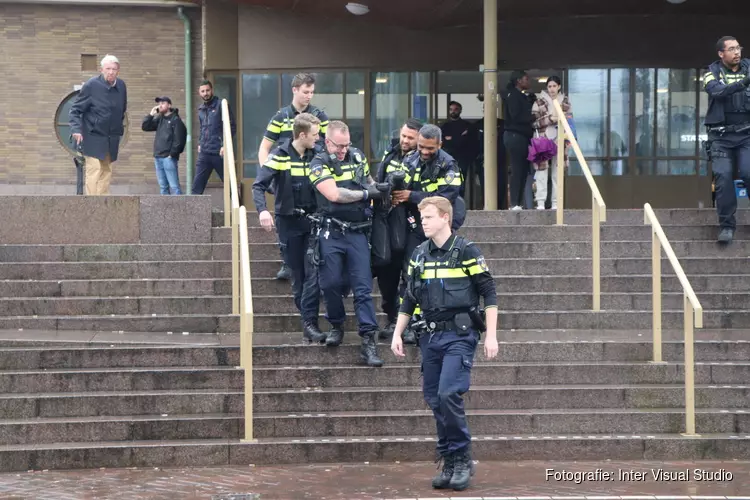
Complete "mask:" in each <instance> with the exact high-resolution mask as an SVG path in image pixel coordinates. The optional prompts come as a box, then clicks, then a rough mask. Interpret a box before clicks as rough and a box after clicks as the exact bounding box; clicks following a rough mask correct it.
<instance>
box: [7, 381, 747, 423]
mask: <svg viewBox="0 0 750 500" xmlns="http://www.w3.org/2000/svg"><path fill="white" fill-rule="evenodd" d="M748 389H750V386H747V385H733V384H722V385H710V386H709V385H696V389H695V401H696V402H695V405H696V407H697V408H719V407H721V408H737V409H748V408H750V402H749V401H748V398H747V393H748ZM243 398H244V395H243V393H242V391H241V390H238V389H174V390H148V391H115V392H107V391H99V392H93V391H86V392H57V393H56V392H45V393H3V394H0V418H2V419H24V418H36V417H84V416H97V415H111V416H114V415H155V414H159V415H161V414H175V413H180V414H183V413H184V414H194V413H195V414H198V413H226V412H230V413H232V412H234V413H241V412H242V411H243V408H244V401H243ZM464 400H465V404H466V408H467V409H477V410H478V409H482V410H487V409H495V410H499V409H509V410H510V409H529V408H535V409H558V410H559V409H581V408H610V409H613V408H626V409H633V408H641V409H648V408H681V407H684V402H685V397H684V388H683V385H682V384H672V385H668V384H659V385H646V384H639V385H617V386H614V385H612V386H597V385H557V386H532V385H527V386H497V385H493V386H480V385H474V386H472V388H471V390H470V391H469V392H468V393H467V394H466V395H464ZM253 404H254V407H255V408H262V409H263V411H264V412H271V413H281V412H283V413H295V414H298V413H310V412H316V413H320V412H329V411H357V412H360V411H412V410H414V409H417V408H425V402H424V397H423V395H422V389H421V388H418V387H367V388H358V387H345V388H328V389H317V390H316V389H314V388H304V389H289V388H286V389H258V390H256V391H255V394H254V395H253Z"/></svg>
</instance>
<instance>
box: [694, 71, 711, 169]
mask: <svg viewBox="0 0 750 500" xmlns="http://www.w3.org/2000/svg"><path fill="white" fill-rule="evenodd" d="M703 73H704V70H700V71H699V72H698V75H696V77H695V78H696V80H698V81H699V82H700V75H702V74H703ZM707 110H708V94H707V93H706V91H705V90H703V85H701V84H700V83H699V91H698V124H699V127H698V141H699V142H698V152H699V154H700V156H701V161H700V164H699V166H698V175H708V159H707V157H706V153H705V151H704V150H703V141H705V140H708V134H706V129H705V127H704V123H705V121H706V111H707Z"/></svg>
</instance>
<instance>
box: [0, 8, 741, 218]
mask: <svg viewBox="0 0 750 500" xmlns="http://www.w3.org/2000/svg"><path fill="white" fill-rule="evenodd" d="M365 3H367V2H365ZM499 3H500V4H501V5H500V6H499V11H498V34H499V39H498V55H499V61H498V64H499V73H498V84H499V86H500V87H501V88H502V87H504V86H505V83H506V82H507V79H508V75H509V73H510V71H511V70H513V69H517V68H523V69H527V70H529V71H530V74H531V76H532V77H533V81H534V84H535V88H536V90H540V89H541V88H542V86H543V84H542V83H541V82H543V80H544V79H546V77H547V76H549V75H552V74H555V75H558V76H560V77H561V78H562V79H563V85H564V89H563V90H564V91H565V92H566V93H568V94H569V95H570V99H571V102H572V104H573V108H574V115H575V120H576V129H577V134H578V139H579V142H580V145H581V147H582V150H583V152H584V154H585V157H586V159H587V161H588V164H589V166H590V167H591V169H592V171H593V173H594V174H595V175H596V176H597V183H598V184H599V187H600V190H601V191H602V194H603V195H604V198H605V200H606V201H607V204H608V206H610V207H612V208H629V207H638V206H642V204H643V203H644V202H645V201H649V202H651V203H652V204H653V205H654V206H657V207H661V206H664V207H666V206H672V207H698V206H701V205H703V206H709V205H710V203H711V193H710V184H711V179H710V168H709V165H708V164H707V162H706V160H705V158H704V156H703V155H702V153H701V140H702V138H703V135H704V132H703V125H702V120H703V116H704V115H705V111H706V105H707V99H706V96H705V93H704V92H703V91H702V85H701V82H700V76H701V74H702V70H701V68H704V67H705V66H707V64H708V63H709V62H711V61H713V60H715V59H716V57H717V56H716V51H715V50H714V44H715V42H716V40H717V39H718V38H719V37H721V36H723V35H726V34H731V35H733V36H736V37H737V38H738V39H739V40H740V42H742V41H743V39H748V37H750V33H747V32H748V31H750V28H748V27H747V23H746V22H744V21H743V13H744V14H750V7H748V6H746V5H744V4H742V5H738V6H737V8H738V9H740V11H742V12H733V14H732V16H731V17H727V16H726V15H725V14H724V13H723V12H715V11H714V4H712V3H711V2H708V1H706V0H687V1H686V2H684V3H682V4H679V5H673V4H671V3H668V2H666V1H662V0H655V1H646V0H634V1H633V2H631V3H628V4H627V5H624V4H622V5H620V4H617V5H615V4H616V3H615V2H612V3H610V4H608V3H602V2H599V4H600V5H599V6H598V7H592V6H591V2H583V1H573V2H569V4H570V5H566V6H565V10H564V11H558V10H556V9H559V8H560V7H559V2H551V1H548V0H540V1H539V2H537V3H529V4H528V5H520V4H522V3H520V2H507V4H511V5H505V4H506V3H504V2H499ZM339 4H341V5H339ZM344 4H345V2H333V1H326V2H320V3H313V2H293V1H291V0H290V1H286V0H284V1H276V2H270V1H265V0H239V1H234V0H228V1H223V0H207V1H205V2H204V3H203V5H202V6H201V8H200V9H193V10H191V11H190V15H191V18H192V19H194V27H195V29H194V31H193V32H194V39H193V59H194V61H195V64H194V73H195V79H196V80H197V79H198V78H199V77H202V76H206V77H208V78H210V79H211V80H212V81H213V82H214V84H215V89H216V94H217V95H219V96H220V97H226V98H227V99H228V100H229V102H230V104H231V105H232V106H233V108H234V109H235V112H236V115H237V116H238V134H237V143H236V148H237V153H238V154H237V158H238V170H239V172H240V175H241V176H242V177H243V179H244V182H243V184H245V186H247V185H248V184H249V183H250V182H251V181H252V178H253V177H254V176H255V172H256V170H257V151H258V145H259V142H260V140H261V139H262V133H263V130H264V128H265V126H266V124H267V121H268V119H269V117H270V116H272V115H273V113H274V112H275V111H277V110H278V109H279V107H281V106H283V105H286V104H288V103H289V101H290V100H291V89H290V88H289V84H290V81H291V77H292V76H293V75H294V74H295V73H297V72H299V71H301V70H307V71H312V72H315V73H316V74H317V75H318V83H317V86H316V95H315V98H314V103H315V104H316V105H318V106H320V107H322V108H324V109H325V110H326V112H327V113H328V115H329V116H330V117H331V118H337V119H343V120H345V121H346V122H347V123H349V125H350V127H351V128H352V136H353V142H354V144H355V145H357V146H358V147H360V148H362V149H363V150H364V151H365V152H366V153H367V154H368V156H369V157H370V158H371V159H373V160H375V159H377V158H378V157H379V156H380V154H381V152H382V150H383V148H384V147H385V145H386V144H387V142H388V140H389V139H390V138H391V137H392V136H393V134H394V132H395V131H396V130H398V128H399V126H400V124H401V123H403V120H404V119H405V118H406V117H407V116H416V117H419V118H422V119H425V120H428V121H433V122H439V121H441V120H443V119H445V118H446V116H447V104H448V102H449V101H450V100H457V101H459V102H461V103H462V104H463V107H464V118H466V119H469V120H476V119H480V118H481V117H482V116H483V113H484V109H483V104H482V103H481V102H480V101H479V100H478V99H477V94H481V93H482V73H481V72H480V64H481V63H482V29H481V26H482V24H481V17H482V1H481V0H464V1H455V0H454V1H450V2H448V1H442V2H438V4H437V7H436V6H435V5H433V4H434V2H428V1H426V0H413V1H411V2H408V3H407V4H404V5H400V4H399V3H398V2H395V0H381V1H379V2H377V4H376V5H371V12H370V13H369V14H367V15H364V16H352V15H351V14H349V13H348V12H346V11H345V9H344V7H343V5H344ZM370 4H375V3H374V2H370ZM402 4H403V2H402ZM548 4H549V5H548ZM431 7H432V8H431ZM596 9H599V10H596ZM745 11H747V12H745ZM87 12H88V8H84V7H83V6H68V7H64V6H55V5H37V4H18V3H15V4H3V3H0V14H4V15H3V20H2V21H0V22H2V23H4V24H1V25H0V27H1V28H0V42H2V43H3V44H4V46H7V44H6V42H11V43H15V45H12V46H13V47H14V49H13V50H12V51H11V52H6V53H5V60H3V59H0V69H4V70H6V74H7V72H8V71H10V74H11V75H13V79H14V80H16V81H18V82H23V83H24V85H13V86H12V87H13V88H12V93H14V94H15V95H16V97H13V98H12V99H11V109H12V113H10V114H6V115H4V116H0V130H11V128H12V127H13V126H14V125H13V122H16V121H17V122H16V123H19V124H20V125H18V126H19V127H20V128H21V129H22V132H21V134H19V133H18V132H16V134H15V136H16V137H18V136H19V135H22V136H23V137H24V139H23V140H22V141H19V140H15V139H12V137H13V135H12V134H11V135H8V134H7V133H6V134H3V137H0V153H2V154H1V155H0V176H2V183H3V184H6V188H5V189H9V188H7V185H10V186H14V185H15V186H18V185H19V184H25V185H37V184H42V185H44V186H58V185H59V184H60V183H65V182H68V183H70V182H72V180H71V179H72V173H73V168H72V162H71V161H69V156H68V153H67V152H66V151H65V150H64V148H63V147H62V146H60V140H59V138H60V137H59V136H60V135H61V134H62V135H64V134H65V129H64V126H63V124H62V122H64V120H62V121H60V123H61V124H60V126H59V127H58V128H57V130H58V132H57V133H55V126H53V123H54V122H56V121H59V120H58V118H59V117H58V116H57V114H60V115H61V116H62V115H64V113H57V114H56V115H55V116H53V115H52V113H53V112H54V111H55V110H57V109H58V107H59V105H60V103H61V102H62V101H63V100H64V99H65V97H66V96H67V95H68V94H69V93H70V92H71V91H72V85H74V84H75V83H76V82H77V83H80V82H81V81H83V80H85V79H86V78H87V77H88V76H89V75H90V74H92V73H90V72H89V73H86V72H85V71H82V70H81V62H82V61H83V57H84V55H86V54H89V53H91V54H96V55H97V57H101V56H102V55H104V53H107V52H111V53H115V54H116V55H118V57H120V59H121V60H122V61H123V72H122V78H123V79H125V80H126V81H127V82H128V85H129V91H130V95H129V97H130V104H129V112H128V115H129V121H130V123H131V124H135V125H136V126H135V127H132V126H131V128H130V130H129V132H128V136H127V143H126V144H125V145H124V147H123V158H122V159H121V160H120V161H118V164H117V165H118V166H117V170H116V171H115V176H114V180H113V185H114V186H115V187H117V186H120V189H122V190H125V191H130V192H156V189H157V188H156V186H155V180H154V176H153V166H152V165H151V160H150V156H149V153H150V145H151V144H150V141H151V139H152V137H151V136H150V135H148V134H144V133H142V132H141V131H140V128H139V124H140V119H141V117H142V116H141V115H142V114H144V113H145V112H147V111H148V109H150V102H151V101H152V100H153V96H155V95H161V94H167V95H170V96H172V99H173V101H175V100H176V101H177V102H179V103H180V104H179V105H178V107H180V108H181V109H182V108H183V107H184V95H185V91H186V90H185V88H184V82H183V80H184V74H183V73H184V70H183V57H184V44H183V27H182V22H181V21H180V20H179V19H178V18H177V16H176V14H174V8H172V9H171V10H170V8H168V7H162V8H158V7H149V8H136V7H106V8H104V7H103V8H101V9H100V10H98V11H97V14H95V17H94V19H95V21H93V22H89V21H81V19H86V17H85V16H88V15H89V14H88V13H87ZM5 14H7V15H5ZM420 14H423V15H420ZM96 16H101V17H99V18H97V17H96ZM29 23H31V24H32V25H33V31H34V33H33V35H32V34H31V33H30V32H28V31H27V34H26V35H25V37H26V38H25V41H26V42H29V41H32V40H33V44H32V45H33V49H31V48H28V47H29V46H28V44H25V43H22V42H20V41H19V39H18V37H19V36H24V35H23V33H24V29H26V30H28V24H29ZM22 26H26V28H21V27H22ZM746 33H747V36H745V34H746ZM52 48H54V51H52ZM155 49H158V50H155ZM28 51H32V52H33V53H32V54H28ZM9 54H17V59H16V58H15V57H14V60H13V61H11V60H10V57H11V56H10V55H9ZM24 54H26V56H24ZM47 54H50V55H52V60H53V61H54V62H51V64H52V68H54V70H52V71H45V70H41V73H40V71H39V70H38V69H37V70H35V69H34V66H36V65H37V64H39V61H40V59H44V57H45V56H46V55H47ZM32 61H37V63H34V62H32ZM41 66H44V64H43V63H41ZM45 77H49V80H47V79H46V78H45ZM24 87H26V88H24ZM28 88H33V89H34V92H35V99H34V102H35V104H34V111H33V112H31V113H29V112H28V110H27V109H26V108H25V107H24V106H25V104H26V103H25V102H22V101H23V99H24V97H21V96H26V97H25V98H26V99H28V94H27V93H25V92H24V90H26V89H28ZM191 90H192V91H195V89H194V88H193V89H191ZM195 104H196V106H197V104H198V102H197V101H196V102H195ZM140 108H142V109H140ZM498 113H499V116H502V109H499V110H498ZM29 114H31V115H32V116H29ZM18 165H23V168H18ZM10 189H12V187H11V188H10ZM149 189H150V191H148V190H149ZM143 190H146V191H143ZM566 191H567V193H566V205H568V206H572V207H587V206H590V202H589V201H588V200H590V193H589V192H588V187H587V186H586V184H585V180H584V179H583V177H582V176H581V175H580V167H579V166H578V165H577V164H576V162H575V161H573V162H572V165H571V169H570V176H569V179H568V182H567V187H566Z"/></svg>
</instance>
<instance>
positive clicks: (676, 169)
mask: <svg viewBox="0 0 750 500" xmlns="http://www.w3.org/2000/svg"><path fill="white" fill-rule="evenodd" d="M656 175H695V160H692V159H691V160H687V159H685V160H658V161H657V162H656Z"/></svg>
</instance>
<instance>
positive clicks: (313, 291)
mask: <svg viewBox="0 0 750 500" xmlns="http://www.w3.org/2000/svg"><path fill="white" fill-rule="evenodd" d="M276 227H277V228H278V232H279V247H281V248H282V251H283V253H284V254H285V256H286V260H287V265H288V266H289V268H290V269H291V270H292V293H293V294H294V305H295V306H297V310H298V311H299V312H300V314H301V315H302V320H303V321H304V322H309V323H313V324H316V325H317V324H318V314H319V313H320V287H319V286H318V268H317V267H316V266H314V265H312V262H310V260H309V259H308V258H307V249H308V245H309V243H310V238H313V237H314V236H311V235H310V223H309V222H308V221H307V220H306V219H302V218H300V217H297V216H294V215H277V216H276Z"/></svg>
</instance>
